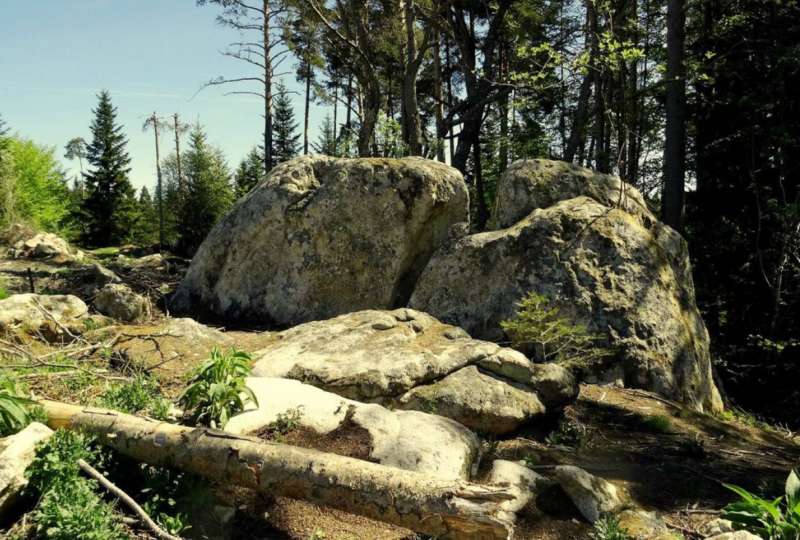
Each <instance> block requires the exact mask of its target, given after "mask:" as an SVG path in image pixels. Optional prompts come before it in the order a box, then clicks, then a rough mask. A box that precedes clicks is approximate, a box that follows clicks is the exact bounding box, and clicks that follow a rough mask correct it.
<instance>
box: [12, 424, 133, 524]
mask: <svg viewBox="0 0 800 540" xmlns="http://www.w3.org/2000/svg"><path fill="white" fill-rule="evenodd" d="M93 443H94V439H93V438H91V437H89V436H87V435H84V434H82V433H79V432H76V431H66V430H58V431H56V432H55V433H54V434H53V436H52V437H51V438H50V439H48V440H47V441H45V442H44V443H42V444H40V445H39V446H38V448H37V450H36V457H35V458H34V460H33V462H32V463H31V465H30V467H28V469H27V471H26V473H25V474H26V476H27V477H28V479H29V484H28V488H27V489H28V490H32V491H35V492H36V493H38V494H39V495H40V498H39V503H38V504H37V506H36V508H35V510H34V511H33V515H32V517H33V522H34V525H35V530H36V538H42V539H46V540H74V539H76V538H80V539H82V540H122V539H128V538H130V537H129V535H128V534H127V533H126V532H125V529H124V528H123V527H122V525H121V523H120V521H119V518H118V516H117V515H116V513H115V512H114V505H112V504H110V503H108V502H106V501H105V500H104V499H103V498H102V497H101V496H100V495H99V494H98V492H97V489H98V486H97V483H96V482H95V481H94V480H90V479H87V478H84V477H83V476H81V475H80V467H79V466H78V460H79V459H83V460H84V461H86V462H87V463H93V464H95V465H98V464H101V463H102V462H103V461H104V458H103V455H102V454H101V453H100V452H99V451H98V450H96V448H95V446H94V444H93Z"/></svg>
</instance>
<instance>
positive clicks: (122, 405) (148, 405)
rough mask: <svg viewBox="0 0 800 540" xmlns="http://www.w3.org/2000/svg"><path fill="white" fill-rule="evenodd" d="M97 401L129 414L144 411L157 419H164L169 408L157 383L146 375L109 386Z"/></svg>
mask: <svg viewBox="0 0 800 540" xmlns="http://www.w3.org/2000/svg"><path fill="white" fill-rule="evenodd" d="M99 403H100V405H102V406H103V407H108V408H109V409H116V410H118V411H122V412H126V413H129V414H137V413H144V414H146V415H148V416H151V417H152V418H155V419H157V420H166V418H167V416H168V415H169V408H170V403H169V401H168V400H167V399H166V398H164V397H163V396H162V395H161V390H160V389H159V387H158V383H157V382H156V381H154V380H153V379H152V378H150V377H148V376H146V375H137V376H136V377H134V379H133V380H132V381H130V382H126V383H123V384H115V385H112V386H110V387H109V388H108V389H107V390H106V391H105V392H104V393H103V394H102V395H101V396H100V399H99Z"/></svg>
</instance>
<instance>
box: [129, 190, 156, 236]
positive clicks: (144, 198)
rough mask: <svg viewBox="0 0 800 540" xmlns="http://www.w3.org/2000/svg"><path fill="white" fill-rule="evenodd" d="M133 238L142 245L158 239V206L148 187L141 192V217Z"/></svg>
mask: <svg viewBox="0 0 800 540" xmlns="http://www.w3.org/2000/svg"><path fill="white" fill-rule="evenodd" d="M133 240H134V241H135V242H136V243H137V244H139V245H142V246H150V245H153V244H154V243H156V242H157V241H158V207H157V206H156V204H155V202H154V201H153V197H152V196H151V195H150V191H149V190H148V189H147V187H143V188H142V190H141V191H140V192H139V219H138V220H137V222H136V226H135V228H134V231H133Z"/></svg>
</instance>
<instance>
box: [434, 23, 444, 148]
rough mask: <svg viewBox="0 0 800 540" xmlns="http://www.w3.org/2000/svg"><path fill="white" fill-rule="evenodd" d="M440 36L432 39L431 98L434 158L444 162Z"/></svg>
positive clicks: (437, 35)
mask: <svg viewBox="0 0 800 540" xmlns="http://www.w3.org/2000/svg"><path fill="white" fill-rule="evenodd" d="M441 54H442V51H441V36H440V35H439V33H438V32H437V34H436V38H435V39H434V40H433V100H434V102H435V103H434V109H433V112H434V115H435V117H436V142H435V144H436V159H437V160H439V161H441V162H442V163H444V139H443V138H442V137H443V135H444V101H443V99H444V98H443V96H442V57H441Z"/></svg>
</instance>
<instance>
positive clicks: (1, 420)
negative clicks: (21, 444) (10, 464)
mask: <svg viewBox="0 0 800 540" xmlns="http://www.w3.org/2000/svg"><path fill="white" fill-rule="evenodd" d="M36 415H37V412H36V403H35V402H34V401H31V400H30V399H28V398H26V397H23V396H22V391H21V390H20V389H19V388H18V387H17V384H16V382H14V381H13V380H12V379H10V378H6V377H0V437H5V436H7V435H11V434H12V433H16V432H17V431H19V430H21V429H22V428H24V427H25V426H27V425H28V424H30V423H31V422H32V421H33V420H36V419H38V418H36Z"/></svg>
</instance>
